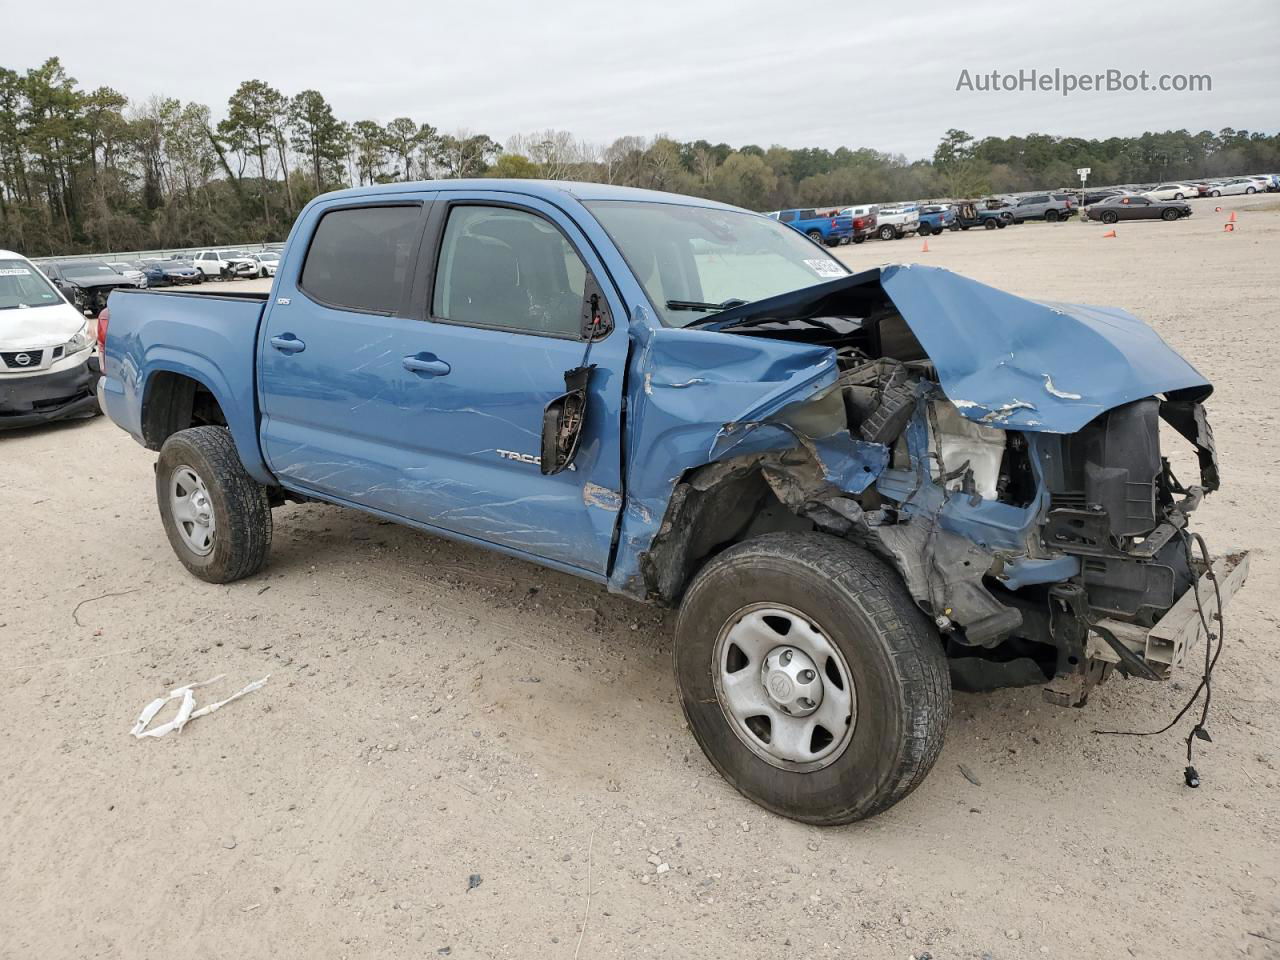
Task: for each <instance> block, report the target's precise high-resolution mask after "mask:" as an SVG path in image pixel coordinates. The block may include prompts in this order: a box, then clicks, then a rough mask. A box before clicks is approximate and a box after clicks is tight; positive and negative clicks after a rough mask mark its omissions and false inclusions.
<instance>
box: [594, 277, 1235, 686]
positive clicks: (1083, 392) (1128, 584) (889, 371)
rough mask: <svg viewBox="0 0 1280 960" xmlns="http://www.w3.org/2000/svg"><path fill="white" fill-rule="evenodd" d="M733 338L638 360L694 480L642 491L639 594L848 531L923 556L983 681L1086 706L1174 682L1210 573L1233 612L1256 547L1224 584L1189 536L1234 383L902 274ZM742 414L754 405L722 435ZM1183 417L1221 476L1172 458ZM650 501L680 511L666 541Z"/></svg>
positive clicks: (1148, 341) (890, 549) (769, 310)
mask: <svg viewBox="0 0 1280 960" xmlns="http://www.w3.org/2000/svg"><path fill="white" fill-rule="evenodd" d="M707 326H708V327H709V328H710V329H712V330H717V331H720V332H724V333H736V334H739V335H740V336H739V337H734V338H733V340H732V341H730V342H734V343H736V344H739V345H741V344H742V343H743V341H747V342H748V344H749V347H750V348H747V347H746V346H736V347H734V348H725V349H722V350H721V351H720V357H719V361H720V362H719V363H716V362H715V359H714V358H713V357H712V351H711V348H710V347H708V346H706V345H705V343H704V338H707V337H708V334H707V333H704V332H702V331H693V330H686V331H668V330H662V331H656V332H651V333H650V334H649V336H648V338H647V342H646V343H645V344H644V349H643V350H642V352H641V354H640V356H639V357H638V359H637V369H636V370H635V371H634V373H635V374H638V375H640V376H642V377H643V378H644V380H643V382H644V384H645V403H644V408H645V409H643V410H641V411H638V412H637V414H638V417H637V425H636V430H635V433H636V434H637V437H636V439H635V440H634V441H633V442H638V443H643V444H647V445H648V447H647V448H648V449H649V450H650V451H652V452H656V451H659V450H662V449H664V446H665V447H666V449H667V450H668V452H669V453H670V454H671V456H670V459H669V460H668V461H667V462H669V463H676V464H677V465H681V466H682V467H683V468H682V469H680V470H679V471H678V472H675V473H674V475H672V474H668V475H667V476H665V477H660V476H657V475H656V474H654V473H652V472H650V473H649V475H648V476H647V477H645V476H644V475H641V476H640V477H638V478H637V481H636V483H635V486H634V489H633V490H632V491H631V492H630V493H629V497H628V503H629V508H628V509H629V512H631V513H633V515H632V516H631V518H630V519H631V523H630V524H629V525H628V524H626V523H624V531H623V535H624V538H629V539H630V541H631V543H632V544H633V545H634V546H635V547H636V548H637V550H636V555H637V558H638V559H637V562H636V565H635V568H634V569H632V570H629V571H623V573H624V574H625V575H627V579H625V580H622V581H621V582H619V583H618V584H617V585H618V586H619V588H620V589H623V590H625V591H627V592H631V593H642V594H644V595H645V596H647V597H648V598H649V599H654V600H657V601H659V602H668V603H674V602H676V600H678V597H679V594H680V591H681V589H682V587H683V584H684V583H685V581H686V580H687V578H688V575H689V573H690V572H691V571H692V570H693V569H696V567H697V565H698V564H699V563H700V562H702V560H704V559H705V558H706V557H708V556H710V555H712V554H713V553H715V552H716V551H717V550H718V549H719V548H721V547H722V546H724V545H726V544H728V543H731V542H734V541H736V540H739V539H743V538H745V537H748V536H753V535H755V534H757V533H762V532H767V531H771V530H779V529H811V530H818V531H822V532H826V533H829V534H833V535H836V536H840V537H844V538H847V539H849V540H851V541H853V542H856V543H858V544H859V545H861V546H863V547H865V548H866V549H868V550H870V551H872V552H875V553H876V554H878V555H880V556H881V557H883V558H884V559H886V560H887V561H888V562H890V563H891V564H892V565H893V566H894V567H895V568H896V569H897V570H898V572H899V573H900V574H901V576H902V579H903V581H904V582H905V584H906V586H907V589H908V590H909V592H910V593H911V596H912V597H913V598H914V600H915V601H916V603H917V604H918V605H919V607H920V608H921V609H922V610H923V611H924V612H925V613H926V614H927V615H928V616H929V617H930V618H932V620H933V621H934V623H935V624H936V625H937V628H938V630H939V632H940V634H941V636H942V637H943V639H944V642H945V644H946V647H947V652H948V654H949V656H950V659H951V664H952V677H953V682H954V684H955V685H956V687H957V688H959V689H968V690H987V689H994V688H997V687H1003V686H1025V685H1033V684H1039V685H1044V687H1045V693H1046V697H1047V698H1048V699H1050V700H1051V701H1052V702H1055V703H1060V704H1064V705H1067V704H1069V705H1081V704H1083V703H1084V701H1085V699H1086V698H1087V695H1088V692H1089V690H1090V689H1091V687H1092V686H1093V685H1094V684H1096V683H1097V682H1099V681H1101V680H1102V679H1104V678H1105V677H1106V676H1107V675H1108V674H1109V672H1110V671H1111V670H1113V669H1115V670H1119V671H1121V672H1122V673H1123V674H1125V675H1129V676H1139V677H1143V678H1146V679H1163V678H1165V677H1167V676H1168V675H1169V672H1170V670H1171V668H1172V667H1174V666H1176V665H1178V664H1180V663H1181V662H1182V661H1183V659H1184V658H1185V656H1186V654H1187V652H1188V650H1189V649H1190V648H1191V647H1192V646H1193V645H1194V643H1195V642H1196V641H1197V639H1201V640H1203V638H1202V637H1201V636H1200V634H1202V633H1203V631H1204V627H1203V625H1204V624H1205V623H1206V622H1207V621H1205V620H1204V619H1203V618H1202V617H1201V614H1200V610H1199V608H1198V605H1197V601H1196V597H1197V590H1196V589H1195V588H1196V584H1197V581H1199V580H1200V578H1202V577H1206V576H1208V577H1216V581H1217V582H1216V587H1217V589H1218V591H1219V592H1220V593H1221V594H1222V595H1223V599H1224V601H1225V599H1227V598H1229V596H1230V595H1231V594H1232V593H1233V592H1234V591H1235V590H1236V589H1237V588H1238V587H1239V585H1240V584H1241V583H1242V582H1243V580H1244V577H1245V575H1246V573H1247V556H1246V555H1240V556H1236V557H1231V558H1226V559H1224V560H1221V561H1219V562H1218V564H1216V565H1215V568H1216V569H1215V571H1214V572H1213V573H1210V572H1209V571H1207V570H1205V569H1204V566H1203V564H1202V563H1199V562H1196V561H1193V560H1192V554H1191V550H1190V548H1189V543H1190V541H1189V538H1188V536H1187V524H1188V518H1189V515H1190V514H1191V513H1192V511H1194V510H1195V508H1196V507H1197V506H1198V505H1199V503H1200V502H1201V500H1202V498H1203V497H1204V496H1205V495H1206V494H1208V493H1210V492H1212V491H1214V490H1216V489H1217V487H1218V465H1217V458H1216V453H1215V451H1214V445H1213V435H1212V432H1211V430H1210V428H1209V425H1208V421H1207V419H1206V417H1205V412H1204V407H1203V405H1202V402H1203V400H1204V399H1205V398H1206V397H1207V396H1208V395H1209V393H1210V392H1211V390H1212V388H1211V386H1210V385H1209V384H1208V383H1207V381H1205V380H1204V379H1203V378H1202V377H1201V376H1200V375H1199V374H1198V373H1197V372H1196V371H1195V370H1194V369H1193V368H1192V367H1191V366H1190V365H1189V364H1187V363H1186V361H1185V360H1183V359H1182V358H1181V357H1180V356H1178V354H1176V353H1175V352H1174V351H1173V350H1172V349H1171V348H1169V347H1168V345H1167V344H1165V343H1164V342H1163V340H1161V339H1160V338H1159V337H1158V336H1157V335H1156V334H1155V333H1154V332H1153V331H1152V330H1151V329H1150V328H1149V327H1147V326H1145V325H1144V324H1142V323H1141V321H1138V320H1137V319H1135V318H1133V317H1131V316H1129V315H1128V314H1125V313H1123V312H1122V311H1118V310H1110V309H1102V308H1095V307H1080V306H1074V305H1066V304H1042V303H1036V302H1033V301H1028V300H1024V299H1022V298H1018V297H1013V296H1011V295H1009V294H1005V293H1002V292H1000V291H996V290H993V289H991V288H989V287H986V286H983V285H982V284H978V283H976V282H974V281H970V280H967V279H965V278H962V277H958V276H956V275H954V274H951V273H949V272H947V271H943V270H936V269H930V268H921V267H911V268H907V267H891V268H886V269H884V270H874V271H869V272H867V273H863V274H857V275H855V276H851V277H846V278H842V279H840V280H836V281H833V282H831V283H827V284H822V285H820V286H818V287H812V288H808V289H806V290H801V291H796V292H795V293H793V294H786V295H784V296H782V297H775V298H772V299H771V300H768V301H760V302H758V303H754V304H748V305H745V306H743V307H738V308H735V309H732V310H728V311H725V312H724V313H722V314H720V315H718V316H717V317H716V318H715V321H714V322H713V323H711V324H708V325H707ZM681 337H684V338H685V339H684V340H683V341H682V340H681V339H680V338H681ZM717 339H718V340H719V342H720V344H721V345H723V344H724V343H725V342H726V338H724V337H719V338H717ZM819 348H821V349H819ZM700 354H706V356H705V357H704V358H702V359H701V360H699V355H700ZM737 355H741V361H740V362H738V361H736V360H735V357H736V356H737ZM699 362H701V363H702V366H701V369H702V371H703V372H702V373H701V374H700V375H699V376H697V377H691V376H688V375H687V374H688V373H689V372H690V370H692V369H694V368H695V367H697V365H698V363H699ZM750 370H756V371H760V372H761V373H762V374H763V375H762V376H761V377H760V378H759V379H757V380H756V381H755V382H754V383H753V382H752V379H751V377H750V376H749V375H747V374H748V372H749V371H750ZM770 378H772V379H770ZM717 386H719V388H720V389H719V390H717ZM752 387H754V388H755V390H754V395H753V393H752V389H751V388H752ZM726 395H728V396H729V397H731V398H732V399H730V400H726ZM743 400H747V401H748V402H746V403H742V402H741V401H743ZM751 401H754V402H751ZM727 402H728V403H732V402H738V404H739V405H738V408H737V409H738V410H739V411H741V413H740V414H739V415H736V416H731V417H725V418H723V419H721V420H719V422H718V423H716V415H717V413H720V412H723V410H724V405H725V403H727ZM1162 422H1163V423H1165V424H1167V425H1168V426H1169V427H1171V428H1172V430H1173V431H1174V432H1175V433H1176V434H1177V435H1179V436H1181V437H1182V438H1184V439H1185V440H1186V441H1187V443H1188V444H1189V445H1190V447H1191V449H1192V450H1193V451H1194V453H1195V459H1196V462H1197V464H1198V472H1199V476H1198V478H1197V481H1196V482H1194V483H1188V484H1185V485H1184V484H1183V483H1182V482H1181V481H1180V480H1179V479H1178V478H1177V476H1176V475H1175V471H1174V469H1173V467H1172V466H1171V464H1170V460H1169V459H1168V458H1166V457H1165V456H1163V455H1162V452H1161V446H1160V424H1161V423H1162ZM712 424H715V427H716V429H715V433H714V435H713V436H711V437H710V438H708V435H707V432H706V430H707V429H708V428H709V427H711V426H712ZM645 448H646V447H645V446H641V447H640V449H645ZM664 488H665V489H664ZM646 503H648V504H651V505H652V504H657V503H663V504H665V507H666V509H665V512H664V516H663V519H662V522H661V525H660V526H659V527H658V528H657V529H656V530H653V529H647V525H646V524H644V523H643V520H644V514H647V513H648V512H649V510H648V508H647V507H646ZM635 511H638V512H639V513H638V514H635ZM1199 589H1200V591H1204V590H1205V589H1210V588H1208V587H1207V586H1204V587H1200V588H1199Z"/></svg>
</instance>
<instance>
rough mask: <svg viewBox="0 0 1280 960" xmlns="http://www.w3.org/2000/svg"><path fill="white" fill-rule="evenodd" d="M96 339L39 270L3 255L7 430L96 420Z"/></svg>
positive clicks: (2, 371) (0, 319)
mask: <svg viewBox="0 0 1280 960" xmlns="http://www.w3.org/2000/svg"><path fill="white" fill-rule="evenodd" d="M96 336H97V325H96V324H95V322H94V321H92V320H87V319H86V318H85V316H84V314H83V313H81V311H80V310H79V309H78V308H76V307H74V306H72V305H71V303H70V301H68V300H67V298H66V297H64V296H63V295H62V294H61V293H59V292H58V290H57V288H55V287H54V285H53V284H52V283H51V282H50V281H49V279H48V278H47V277H45V275H44V274H43V273H41V272H40V271H39V270H37V269H36V267H35V264H33V263H32V262H31V261H30V260H28V259H27V258H26V257H23V256H21V255H19V254H17V253H11V252H10V251H8V250H0V430H3V429H6V428H16V427H30V426H35V425H37V424H42V423H49V422H50V421H53V420H67V419H72V418H77V417H92V416H96V415H97V413H98V398H97V386H98V379H99V377H100V373H99V368H98V358H97V356H96V355H95V354H94V347H95V346H96Z"/></svg>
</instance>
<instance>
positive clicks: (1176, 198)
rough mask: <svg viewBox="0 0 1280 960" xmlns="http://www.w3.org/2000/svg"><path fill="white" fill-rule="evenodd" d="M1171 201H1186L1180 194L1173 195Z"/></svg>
mask: <svg viewBox="0 0 1280 960" xmlns="http://www.w3.org/2000/svg"><path fill="white" fill-rule="evenodd" d="M1173 199H1175V200H1185V199H1186V197H1184V196H1183V195H1182V194H1180V193H1175V194H1174V195H1173Z"/></svg>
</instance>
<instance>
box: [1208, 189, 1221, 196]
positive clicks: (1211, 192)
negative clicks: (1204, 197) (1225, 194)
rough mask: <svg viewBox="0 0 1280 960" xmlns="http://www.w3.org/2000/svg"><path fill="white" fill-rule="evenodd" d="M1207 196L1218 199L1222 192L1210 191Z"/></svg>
mask: <svg viewBox="0 0 1280 960" xmlns="http://www.w3.org/2000/svg"><path fill="white" fill-rule="evenodd" d="M1209 196H1211V197H1220V196H1222V191H1221V190H1210V191H1209Z"/></svg>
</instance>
